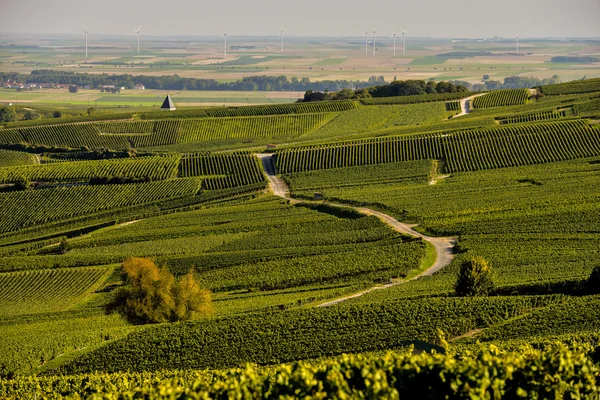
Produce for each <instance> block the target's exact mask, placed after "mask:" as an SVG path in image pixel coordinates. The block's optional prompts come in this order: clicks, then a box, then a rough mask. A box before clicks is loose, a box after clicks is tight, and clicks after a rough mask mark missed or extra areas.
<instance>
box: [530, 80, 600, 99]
mask: <svg viewBox="0 0 600 400" xmlns="http://www.w3.org/2000/svg"><path fill="white" fill-rule="evenodd" d="M540 90H541V91H542V93H543V94H545V95H550V96H552V95H564V94H572V93H589V92H600V79H598V78H596V79H586V80H580V81H571V82H566V83H559V84H556V85H546V86H541V87H540Z"/></svg>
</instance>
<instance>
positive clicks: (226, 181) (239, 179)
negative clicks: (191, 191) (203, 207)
mask: <svg viewBox="0 0 600 400" xmlns="http://www.w3.org/2000/svg"><path fill="white" fill-rule="evenodd" d="M179 175H180V176H208V177H207V178H205V179H204V180H203V182H202V187H203V188H204V189H207V190H217V189H226V188H230V187H235V186H246V185H251V184H254V183H260V182H265V177H264V174H263V171H262V168H261V166H260V160H259V159H258V158H257V157H254V156H253V155H252V154H251V153H247V152H239V153H223V154H188V155H185V156H184V157H183V158H182V159H181V162H180V164H179ZM214 175H217V176H214Z"/></svg>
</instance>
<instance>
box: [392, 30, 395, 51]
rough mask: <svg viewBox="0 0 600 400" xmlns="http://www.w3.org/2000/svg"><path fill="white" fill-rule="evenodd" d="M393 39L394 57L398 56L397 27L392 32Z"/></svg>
mask: <svg viewBox="0 0 600 400" xmlns="http://www.w3.org/2000/svg"><path fill="white" fill-rule="evenodd" d="M392 39H394V57H396V29H394V33H393V34H392Z"/></svg>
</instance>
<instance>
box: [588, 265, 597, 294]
mask: <svg viewBox="0 0 600 400" xmlns="http://www.w3.org/2000/svg"><path fill="white" fill-rule="evenodd" d="M587 283H588V287H589V288H590V290H591V291H592V292H594V293H600V265H598V266H596V267H595V268H594V270H593V271H592V273H591V275H590V277H589V278H588V282H587Z"/></svg>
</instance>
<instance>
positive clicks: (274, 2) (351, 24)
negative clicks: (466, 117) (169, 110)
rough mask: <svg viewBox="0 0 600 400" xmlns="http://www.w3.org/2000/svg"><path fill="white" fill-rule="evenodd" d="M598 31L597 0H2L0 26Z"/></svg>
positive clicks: (214, 31) (148, 31) (158, 30)
mask: <svg viewBox="0 0 600 400" xmlns="http://www.w3.org/2000/svg"><path fill="white" fill-rule="evenodd" d="M138 25H142V34H145V35H150V36H170V35H220V34H221V33H223V32H224V31H226V32H227V33H228V35H239V36H245V35H251V36H265V35H277V34H278V33H279V30H280V29H281V27H282V26H283V29H284V32H285V35H286V36H361V35H363V34H364V31H365V29H366V28H368V29H369V31H372V30H374V29H375V30H377V32H378V33H381V34H382V35H383V34H385V33H386V32H389V33H390V34H391V32H392V31H393V30H394V27H395V28H396V30H397V31H399V30H400V29H406V30H408V31H409V32H408V35H409V36H422V37H445V38H459V37H464V38H480V37H481V38H484V37H494V36H499V37H514V36H516V35H520V36H521V37H548V36H550V37H600V0H501V1H499V0H493V1H492V0H366V1H365V0H363V1H358V0H294V1H292V0H210V1H206V0H0V32H3V33H10V32H15V33H17V32H18V33H24V32H29V33H36V34H52V33H70V34H78V33H81V32H82V31H83V27H84V26H86V27H87V29H88V31H89V32H90V34H93V33H101V34H117V35H131V34H132V32H133V28H134V27H136V26H138Z"/></svg>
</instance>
